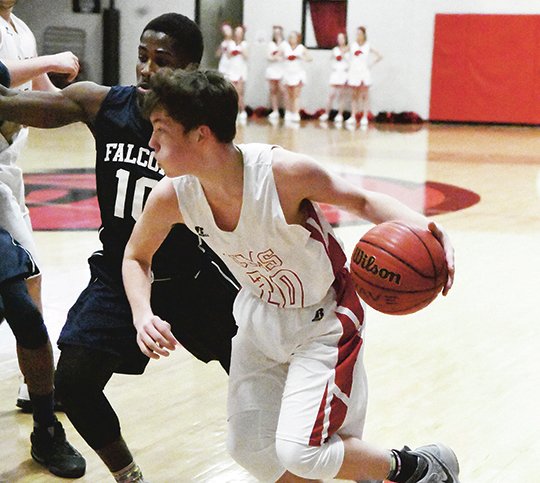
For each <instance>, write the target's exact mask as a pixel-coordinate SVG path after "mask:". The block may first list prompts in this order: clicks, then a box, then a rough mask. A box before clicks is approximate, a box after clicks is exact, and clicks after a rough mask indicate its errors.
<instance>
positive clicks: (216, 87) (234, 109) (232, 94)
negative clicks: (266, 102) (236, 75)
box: [143, 69, 238, 143]
mask: <svg viewBox="0 0 540 483" xmlns="http://www.w3.org/2000/svg"><path fill="white" fill-rule="evenodd" d="M150 87H151V88H152V90H151V92H149V93H148V94H147V95H146V96H145V98H144V105H143V111H144V113H145V114H146V115H147V116H150V114H151V113H152V111H154V110H155V109H159V108H162V109H164V110H165V111H166V112H167V114H168V115H169V116H170V117H172V118H173V119H174V120H175V121H177V122H179V123H180V124H182V126H183V127H184V129H185V130H186V131H187V132H189V131H191V130H193V129H196V128H197V127H199V126H203V125H204V126H208V127H209V128H210V130H211V131H212V132H213V133H214V136H216V139H217V140H218V141H220V142H222V143H229V142H231V141H232V140H233V139H234V136H235V135H236V116H237V115H238V94H237V92H236V89H235V88H234V86H233V85H232V84H231V83H230V82H229V81H228V80H227V79H225V77H223V76H222V75H221V74H220V73H219V72H217V71H213V70H206V71H193V70H182V69H177V70H172V69H162V70H160V71H158V72H156V73H155V74H154V75H153V76H152V78H151V80H150Z"/></svg>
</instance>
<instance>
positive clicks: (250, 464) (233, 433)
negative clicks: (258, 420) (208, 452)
mask: <svg viewBox="0 0 540 483" xmlns="http://www.w3.org/2000/svg"><path fill="white" fill-rule="evenodd" d="M249 413H250V412H248V414H247V415H235V416H232V417H231V418H230V419H229V430H228V432H227V449H228V451H229V454H230V455H231V457H232V458H233V459H234V460H235V461H236V462H237V463H238V464H239V465H240V466H242V467H244V468H245V469H246V470H248V471H249V472H250V473H251V474H252V475H253V476H255V477H256V478H257V479H259V480H260V481H276V480H277V479H279V477H280V476H281V475H282V474H283V473H284V472H285V470H284V468H283V466H282V465H281V463H280V462H279V460H278V458H277V455H276V446H275V440H274V435H273V433H272V432H269V433H268V434H267V436H266V437H265V436H262V435H261V433H263V431H261V428H260V427H258V426H257V424H250V421H251V423H255V421H254V420H253V419H251V418H250V414H249ZM250 426H251V430H250Z"/></svg>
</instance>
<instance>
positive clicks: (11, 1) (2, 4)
mask: <svg viewBox="0 0 540 483" xmlns="http://www.w3.org/2000/svg"><path fill="white" fill-rule="evenodd" d="M16 4H17V0H0V10H9V9H10V8H13V7H14V6H15V5H16Z"/></svg>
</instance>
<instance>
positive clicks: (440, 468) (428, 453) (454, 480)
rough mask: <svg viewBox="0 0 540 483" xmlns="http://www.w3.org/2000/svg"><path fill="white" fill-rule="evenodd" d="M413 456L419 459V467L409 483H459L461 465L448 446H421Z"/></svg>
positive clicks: (437, 444)
mask: <svg viewBox="0 0 540 483" xmlns="http://www.w3.org/2000/svg"><path fill="white" fill-rule="evenodd" d="M404 449H406V450H409V448H404ZM411 454H413V455H415V456H417V457H418V467H417V468H416V471H415V472H414V474H413V475H412V476H411V477H410V478H409V479H408V480H407V483H459V479H458V476H459V463H458V460H457V458H456V455H455V453H454V452H453V451H452V450H451V449H450V448H448V447H447V446H445V445H443V444H440V443H436V444H430V445H427V446H420V447H419V448H416V449H415V450H414V451H411ZM426 469H427V472H426ZM424 473H426V474H425V475H424V476H423V478H422V479H420V476H421V475H423V474H424Z"/></svg>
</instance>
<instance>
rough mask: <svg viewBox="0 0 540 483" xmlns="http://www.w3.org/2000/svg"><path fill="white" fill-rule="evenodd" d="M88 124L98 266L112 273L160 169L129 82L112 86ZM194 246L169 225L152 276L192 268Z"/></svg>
mask: <svg viewBox="0 0 540 483" xmlns="http://www.w3.org/2000/svg"><path fill="white" fill-rule="evenodd" d="M90 128H91V130H92V133H93V135H94V138H95V141H96V184H97V197H98V202H99V208H100V212H101V228H100V235H99V236H100V240H101V242H102V244H103V251H102V255H103V265H104V267H107V271H108V272H109V274H110V275H112V276H113V277H114V278H116V275H118V276H120V270H121V264H122V258H123V256H124V249H125V247H126V244H127V242H128V240H129V237H130V235H131V232H132V230H133V226H134V225H135V221H136V220H137V219H138V217H139V216H140V215H141V213H142V210H143V207H144V204H145V202H146V200H147V198H148V195H149V194H150V191H151V190H152V188H153V187H154V186H155V185H156V184H157V183H158V181H159V180H160V179H161V178H163V176H164V173H163V170H161V169H160V168H159V166H158V164H157V161H156V158H155V157H154V151H153V150H152V149H151V148H150V147H149V146H148V142H149V141H150V137H151V134H152V125H151V124H150V122H149V121H148V120H146V119H144V118H143V117H142V115H141V113H140V109H139V106H138V103H137V90H136V88H135V87H133V86H116V87H112V88H111V90H110V92H109V93H108V95H107V96H106V98H105V100H104V101H103V103H102V105H101V108H100V110H99V112H98V115H97V117H96V119H95V122H94V124H93V125H91V126H90ZM198 245H199V239H198V238H197V236H196V235H194V234H193V233H192V232H190V231H189V230H188V228H187V227H186V226H185V225H177V226H175V227H174V228H173V230H172V231H171V233H170V234H169V236H168V237H167V239H166V240H165V242H164V243H163V245H162V246H161V247H160V249H159V250H158V252H157V253H156V255H155V256H154V259H153V263H152V270H153V272H154V277H155V279H163V278H170V277H174V276H178V275H183V276H193V275H194V274H195V273H197V272H198V270H199V267H200V263H201V257H202V256H203V252H202V251H201V250H200V249H199V248H198ZM111 270H112V271H111Z"/></svg>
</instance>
